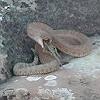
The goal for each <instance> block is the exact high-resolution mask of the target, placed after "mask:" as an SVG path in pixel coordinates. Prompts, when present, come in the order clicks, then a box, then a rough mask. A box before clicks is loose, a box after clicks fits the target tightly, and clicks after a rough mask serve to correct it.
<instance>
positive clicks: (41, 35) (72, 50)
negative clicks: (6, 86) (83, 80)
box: [13, 22, 91, 75]
mask: <svg viewBox="0 0 100 100" xmlns="http://www.w3.org/2000/svg"><path fill="white" fill-rule="evenodd" d="M27 34H28V36H29V37H30V38H32V39H33V40H35V41H36V46H35V50H36V52H37V54H38V55H39V58H40V61H41V62H42V64H40V65H33V66H32V65H31V66H29V64H27V65H26V66H25V67H23V66H22V65H23V63H22V65H21V66H19V65H20V64H19V63H17V65H15V66H14V69H13V71H14V74H15V75H33V74H46V73H49V72H52V71H55V70H58V69H59V66H60V64H59V63H58V61H57V60H56V59H55V57H54V56H53V55H51V53H52V50H50V49H49V51H50V52H51V53H49V52H45V49H44V48H45V45H46V44H47V46H48V43H49V44H52V45H53V46H54V47H56V48H58V49H59V50H60V51H61V52H64V53H65V54H69V55H71V56H74V57H83V56H86V55H88V54H89V53H90V51H91V42H90V41H89V38H88V37H87V36H85V35H84V34H82V33H79V32H76V31H72V30H53V29H52V28H51V27H50V26H48V25H47V24H44V23H41V22H33V23H30V24H29V25H28V26H27ZM49 47H50V45H49ZM49 47H48V48H49Z"/></svg>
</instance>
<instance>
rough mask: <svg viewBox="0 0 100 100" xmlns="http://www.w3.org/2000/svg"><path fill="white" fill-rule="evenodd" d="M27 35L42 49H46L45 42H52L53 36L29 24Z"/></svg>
mask: <svg viewBox="0 0 100 100" xmlns="http://www.w3.org/2000/svg"><path fill="white" fill-rule="evenodd" d="M27 35H28V36H29V37H30V38H31V39H33V40H34V41H36V42H37V43H38V44H40V46H41V47H42V48H44V42H45V41H46V42H48V41H49V42H50V41H52V38H51V36H50V35H49V34H48V33H47V32H46V31H44V30H42V29H41V28H40V27H37V26H33V25H32V24H29V25H28V27H27Z"/></svg>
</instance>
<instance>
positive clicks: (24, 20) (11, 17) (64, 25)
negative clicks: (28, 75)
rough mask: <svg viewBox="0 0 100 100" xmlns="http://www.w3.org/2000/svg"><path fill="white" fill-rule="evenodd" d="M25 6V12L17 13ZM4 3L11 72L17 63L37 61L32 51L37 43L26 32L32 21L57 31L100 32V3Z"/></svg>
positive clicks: (15, 0)
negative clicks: (44, 24) (20, 7)
mask: <svg viewBox="0 0 100 100" xmlns="http://www.w3.org/2000/svg"><path fill="white" fill-rule="evenodd" d="M21 3H22V4H23V6H22V8H23V9H25V10H22V9H20V10H18V11H17V8H18V7H19V6H21V5H20V4H21ZM1 4H2V5H3V4H5V5H3V7H2V5H1V8H2V9H3V10H4V11H5V12H6V13H5V15H4V16H3V15H2V16H3V17H2V24H3V28H4V30H5V31H6V32H5V33H3V37H4V38H6V40H5V41H4V46H5V47H6V48H5V49H6V50H7V52H8V57H7V60H8V62H9V64H10V66H11V69H12V67H13V66H14V65H15V64H16V63H17V62H32V60H33V58H34V57H33V53H32V51H31V48H32V47H33V46H34V41H33V40H31V39H30V38H29V37H28V36H27V31H26V27H27V24H28V23H30V22H33V21H40V22H44V23H47V24H48V25H50V26H51V27H52V28H53V29H70V30H76V31H80V32H82V33H84V34H87V35H93V34H95V33H100V13H99V12H100V1H99V0H76V1H74V0H67V1H66V0H46V1H44V0H41V2H40V1H38V0H36V1H34V0H24V1H22V0H13V2H12V0H5V2H4V1H2V3H1ZM24 4H25V5H27V7H26V6H25V5H24ZM6 6H7V7H8V8H7V7H6ZM5 7H6V8H7V9H5ZM14 7H15V8H14ZM31 7H33V9H31ZM26 8H27V9H26Z"/></svg>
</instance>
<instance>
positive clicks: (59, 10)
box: [36, 0, 100, 35]
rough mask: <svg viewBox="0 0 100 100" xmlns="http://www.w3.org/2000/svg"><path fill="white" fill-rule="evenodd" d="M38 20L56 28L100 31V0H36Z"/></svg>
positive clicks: (86, 32)
mask: <svg viewBox="0 0 100 100" xmlns="http://www.w3.org/2000/svg"><path fill="white" fill-rule="evenodd" d="M36 3H37V7H36V13H37V20H38V21H41V22H45V23H47V24H49V25H50V26H51V27H52V28H54V29H71V30H77V31H80V32H83V33H84V34H87V35H93V34H95V33H100V13H99V12H100V1H98V0H46V1H44V0H41V1H38V0H36Z"/></svg>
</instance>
